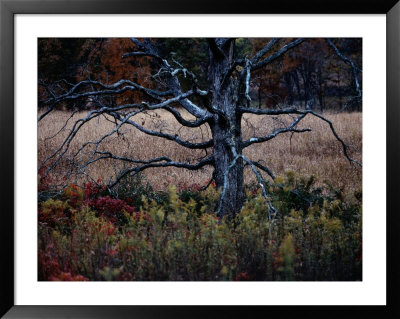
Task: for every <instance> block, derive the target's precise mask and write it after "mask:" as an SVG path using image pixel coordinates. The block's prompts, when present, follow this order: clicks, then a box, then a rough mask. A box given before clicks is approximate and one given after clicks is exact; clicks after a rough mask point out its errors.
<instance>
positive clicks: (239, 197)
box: [208, 40, 244, 217]
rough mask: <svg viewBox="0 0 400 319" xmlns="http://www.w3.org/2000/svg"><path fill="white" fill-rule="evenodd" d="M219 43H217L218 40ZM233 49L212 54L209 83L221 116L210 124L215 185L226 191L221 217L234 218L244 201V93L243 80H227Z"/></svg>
mask: <svg viewBox="0 0 400 319" xmlns="http://www.w3.org/2000/svg"><path fill="white" fill-rule="evenodd" d="M217 41H218V40H217ZM233 46H234V43H233V42H230V43H229V45H225V46H221V45H219V47H220V49H221V51H222V52H221V55H217V53H216V52H213V51H212V52H211V53H212V54H210V68H209V75H208V77H209V80H210V82H211V86H212V90H211V92H212V97H211V103H212V106H213V108H215V109H216V110H217V111H218V113H217V114H214V116H213V120H212V121H210V122H209V124H210V126H211V130H212V134H213V140H214V167H215V183H216V186H217V188H218V189H219V190H221V191H222V190H224V194H223V195H222V198H221V200H220V209H219V212H220V217H223V216H225V215H228V216H234V215H235V214H236V213H238V212H239V211H240V209H241V207H242V205H243V202H244V182H243V170H244V169H243V167H244V166H243V160H242V158H240V156H239V155H241V154H242V149H241V148H242V146H241V141H242V132H241V113H240V112H238V109H239V107H238V103H239V100H240V96H241V95H243V93H242V94H241V92H239V91H240V89H243V87H242V86H240V78H239V79H238V78H236V77H230V78H229V79H225V81H224V74H226V72H227V71H228V70H229V68H230V67H231V65H232V63H233Z"/></svg>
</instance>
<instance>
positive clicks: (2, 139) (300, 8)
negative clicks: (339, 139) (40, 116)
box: [0, 0, 400, 318]
mask: <svg viewBox="0 0 400 319" xmlns="http://www.w3.org/2000/svg"><path fill="white" fill-rule="evenodd" d="M39 13H40V14H56V13H62V14H118V13H124V14H129V13H135V14H146V13H152V14H172V13H174V14H183V13H184V14H229V13H235V14H238V13H246V14H280V13H285V14H292V13H296V14H302V13H308V14H310V13H313V14H324V13H329V14H386V18H387V29H386V39H387V59H386V61H387V106H386V111H387V118H386V124H387V131H386V136H387V139H386V145H387V153H386V156H387V162H386V164H387V169H386V176H387V185H386V187H387V203H386V207H387V213H386V214H387V216H386V217H387V239H386V240H387V305H386V306H240V307H239V306H237V307H227V306H16V305H15V303H14V295H15V290H14V266H15V265H14V226H15V224H14V208H15V206H14V199H15V197H14V185H15V182H14V174H15V171H14V170H15V166H14V160H15V156H14V141H15V140H14V137H15V136H14V121H15V120H16V119H15V117H14V16H15V15H16V14H39ZM399 18H400V3H398V0H379V1H377V0H375V1H373V0H347V1H346V0H325V1H317V0H308V1H300V0H297V1H296V0H286V1H268V0H264V1H263V2H260V1H255V0H247V1H237V0H233V1H229V2H223V1H218V0H202V1H198V2H190V1H185V0H169V1H163V0H133V1H129V0H99V1H97V0H69V1H68V0H52V1H43V0H0V41H1V42H0V63H1V64H0V150H1V151H2V155H1V157H0V163H1V169H0V181H1V186H0V187H1V192H0V194H1V195H0V196H1V209H0V216H1V219H0V220H1V222H0V225H1V226H2V227H1V230H0V239H1V241H0V242H1V272H0V274H1V275H0V291H1V297H0V300H1V308H0V315H2V316H3V315H4V318H164V317H166V318H169V317H171V318H204V317H210V316H211V317H214V316H215V317H218V318H227V317H232V316H241V317H250V316H254V315H263V316H267V315H268V316H282V315H294V316H296V317H300V318H302V317H307V318H309V317H317V316H321V315H322V316H324V317H328V318H329V317H335V318H337V317H344V318H347V317H351V318H354V317H362V316H366V315H370V316H373V317H376V318H394V317H400V310H399V309H400V307H399V301H400V298H399V297H400V294H399V292H398V287H399V284H400V282H399V271H398V267H397V263H398V261H399V252H400V250H399V249H398V247H397V244H398V243H400V241H399V233H400V232H399V231H398V230H397V227H398V225H399V217H398V214H397V212H396V206H397V203H396V195H397V194H396V193H397V187H396V185H397V183H398V180H399V177H400V176H399V169H398V163H399V161H400V156H399V155H400V154H399V147H398V146H399V145H398V137H399V136H400V125H399V119H400V89H399V83H400V82H399V78H400V75H399V72H400V64H399V58H400V50H399V49H400V20H399ZM377 112H379V110H378V109H377ZM376 169H379V168H376ZM382 173H384V172H382Z"/></svg>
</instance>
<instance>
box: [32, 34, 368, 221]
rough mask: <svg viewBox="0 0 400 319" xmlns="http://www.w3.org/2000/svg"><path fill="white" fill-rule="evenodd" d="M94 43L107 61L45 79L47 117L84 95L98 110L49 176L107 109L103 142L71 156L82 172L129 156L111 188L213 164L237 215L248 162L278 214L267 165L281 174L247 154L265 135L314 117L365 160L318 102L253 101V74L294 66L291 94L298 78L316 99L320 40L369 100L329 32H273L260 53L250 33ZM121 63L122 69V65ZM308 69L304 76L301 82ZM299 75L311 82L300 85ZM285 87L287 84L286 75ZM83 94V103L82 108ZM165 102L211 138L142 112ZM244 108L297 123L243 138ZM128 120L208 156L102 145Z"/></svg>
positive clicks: (296, 129)
mask: <svg viewBox="0 0 400 319" xmlns="http://www.w3.org/2000/svg"><path fill="white" fill-rule="evenodd" d="M87 41H89V40H87ZM92 41H94V44H95V45H93V49H88V50H87V51H86V50H84V52H89V53H88V54H86V55H85V56H87V57H88V58H87V61H100V62H90V63H88V64H86V69H85V70H86V73H87V76H86V77H85V76H84V77H83V78H80V77H77V78H76V80H77V81H78V82H77V83H76V84H71V83H70V82H69V81H62V83H63V86H62V88H60V89H58V90H57V91H55V90H54V89H49V87H48V84H47V83H46V85H47V87H46V89H45V90H44V91H42V93H41V102H40V106H41V107H43V108H44V112H43V113H42V114H41V115H40V116H39V118H38V120H39V121H40V120H42V119H43V118H44V117H45V116H47V114H49V113H50V112H51V111H53V110H54V109H56V108H57V107H58V106H59V105H63V104H64V105H71V104H76V105H78V108H82V103H86V104H84V105H87V102H88V101H89V102H90V107H91V108H92V110H91V111H89V112H88V113H87V115H85V116H84V117H82V118H80V119H79V120H77V121H76V122H74V124H73V126H72V128H71V130H70V131H69V132H68V134H67V136H66V138H65V140H64V141H63V143H62V144H61V145H60V146H59V147H58V148H57V150H56V151H55V152H54V153H53V154H52V155H51V156H49V157H48V158H47V159H45V161H44V162H43V163H42V165H41V167H40V168H39V170H43V168H45V173H44V175H43V176H42V179H43V178H45V177H46V176H47V175H48V174H49V172H50V171H51V170H52V169H53V168H54V167H55V166H56V165H57V164H58V163H59V162H60V161H61V160H62V159H63V157H64V156H65V154H66V153H67V151H68V149H69V146H70V144H71V142H72V140H73V139H74V138H75V136H76V135H77V133H78V131H80V130H81V129H82V128H83V127H84V126H85V124H86V123H88V122H89V121H92V120H93V119H95V118H97V117H99V116H105V115H107V116H108V117H107V118H111V119H112V120H113V122H114V123H115V126H114V128H113V129H112V130H111V131H109V132H108V133H107V134H105V135H104V136H102V137H101V138H99V139H98V140H94V141H87V142H85V143H84V144H83V145H82V146H81V147H80V149H79V150H78V151H77V152H76V153H75V154H74V155H73V156H72V158H71V159H70V160H71V161H72V163H73V165H74V167H75V168H76V169H77V170H78V171H80V172H83V173H84V172H85V169H86V168H87V167H88V166H89V165H91V164H93V163H95V162H97V161H100V160H110V159H111V160H115V161H121V162H124V163H126V164H128V165H129V167H128V168H126V169H125V170H124V171H122V172H121V173H119V174H118V175H117V176H116V177H115V179H114V180H110V181H109V183H108V187H109V188H110V189H112V188H113V187H114V186H116V185H117V184H118V183H119V182H120V181H121V179H123V178H124V177H126V176H128V175H131V176H134V175H136V174H139V173H140V172H142V171H144V170H146V169H148V168H163V167H178V168H184V169H189V170H197V169H201V168H202V167H204V166H212V167H213V169H214V173H213V176H212V180H214V181H215V183H216V186H217V188H218V189H219V190H220V191H221V195H220V200H219V206H218V212H217V213H218V215H219V216H221V217H223V216H233V215H235V214H236V213H237V212H238V211H240V209H241V207H242V205H243V202H244V198H245V196H244V179H243V172H244V167H245V166H249V167H250V168H251V170H252V171H253V172H254V174H255V176H256V178H257V181H258V184H259V185H260V187H261V189H262V194H263V196H264V197H265V198H266V199H267V201H268V203H269V212H268V213H269V218H270V219H273V218H274V216H275V215H276V213H277V211H276V209H275V208H274V207H273V206H272V203H271V202H270V200H269V197H268V191H267V189H266V187H265V184H266V183H265V181H264V179H263V175H262V173H261V172H264V173H266V174H268V175H269V176H270V177H272V178H274V174H273V172H271V170H270V169H269V168H268V167H266V166H265V165H262V164H261V163H259V162H257V161H255V160H253V159H250V158H247V157H246V156H245V155H244V154H243V150H244V149H246V148H247V147H249V146H251V145H253V144H257V143H264V142H267V141H269V140H271V139H273V138H275V137H276V136H277V135H280V134H284V133H288V132H289V133H292V134H293V133H303V132H309V131H311V129H310V128H304V127H300V123H301V122H302V120H303V119H304V118H305V117H306V116H307V115H309V116H315V117H317V118H319V119H321V120H322V121H325V122H327V123H328V124H329V126H330V129H331V131H332V133H333V135H334V136H335V137H336V139H337V140H338V141H339V142H340V143H341V145H342V147H343V152H344V155H345V156H346V157H347V159H348V160H349V161H350V162H351V163H355V164H357V165H360V166H361V164H360V163H359V162H357V161H355V160H353V159H352V158H351V157H350V156H349V154H348V150H347V146H346V144H345V143H344V141H343V140H342V139H341V138H340V137H339V136H338V135H337V133H336V131H335V129H334V126H333V124H332V123H331V122H330V121H329V120H328V119H326V118H325V117H324V116H322V115H321V114H318V113H316V112H315V111H313V110H312V108H311V107H306V109H303V108H296V107H285V108H277V109H263V108H255V107H253V102H252V98H251V95H252V76H253V75H254V74H255V75H257V72H260V73H259V75H258V80H260V79H261V78H263V79H265V78H271V77H275V76H276V78H279V76H278V75H284V74H286V73H290V72H294V70H295V69H296V70H297V73H299V72H300V71H299V70H301V72H303V73H299V75H300V76H298V78H297V80H293V83H294V84H293V85H292V84H286V86H287V87H286V90H287V92H288V94H289V95H290V94H292V98H293V100H294V97H293V87H296V86H297V94H298V96H299V95H302V96H303V99H304V101H306V106H307V101H310V99H311V98H312V97H313V95H314V94H315V92H316V82H318V81H316V80H315V76H314V74H317V75H318V67H319V68H320V69H321V68H322V66H321V65H322V62H321V61H322V60H321V59H319V60H318V59H314V58H311V52H312V46H313V45H314V48H315V47H316V46H315V45H316V44H317V45H318V43H322V42H323V43H326V44H327V45H329V47H330V48H331V50H333V51H334V53H335V54H336V55H337V57H338V58H339V61H341V63H345V64H348V65H349V66H350V68H351V70H352V72H351V74H353V76H354V83H355V88H356V91H357V93H359V94H360V95H359V98H361V89H360V85H359V81H358V73H359V71H360V69H359V68H358V67H357V66H356V64H355V63H354V62H353V60H352V59H351V58H349V57H347V56H345V55H344V54H343V53H342V52H341V51H340V50H339V49H338V47H337V46H336V45H335V44H334V42H333V41H332V40H330V39H325V40H318V41H316V40H311V41H310V40H306V39H302V38H300V39H283V40H282V39H271V40H269V41H266V42H264V43H263V44H262V45H260V48H259V49H258V50H257V51H254V52H252V51H251V49H250V47H249V41H248V40H243V39H233V38H217V39H214V38H209V39H136V38H132V39H130V40H129V41H130V42H129V44H127V42H126V41H127V39H107V40H92ZM104 41H105V42H104ZM85 43H89V42H85ZM105 43H106V44H107V45H105ZM259 44H261V43H259ZM250 45H251V44H250ZM324 45H325V44H324ZM316 48H317V49H315V50H314V51H317V52H319V51H321V49H318V46H317V47H316ZM294 50H303V51H307V52H308V53H307V54H308V55H307V54H305V55H304V54H303V55H302V56H301V58H299V57H297V56H294V57H293V56H289V55H288V53H290V52H294ZM126 51H128V52H126ZM98 52H101V54H98ZM250 52H252V53H251V54H250ZM114 57H118V59H115V58H114ZM120 57H121V58H122V61H125V62H121V65H120V64H118V62H117V61H120V60H119V58H120ZM285 58H286V59H289V60H290V59H292V61H291V64H290V63H287V62H286V63H285ZM272 63H278V65H279V67H278V68H277V67H276V64H275V66H272ZM111 65H112V67H111ZM122 65H123V66H122ZM108 66H110V67H108ZM96 68H99V69H96ZM118 68H122V69H120V70H119V71H118V72H116V70H118ZM268 68H270V69H269V71H270V72H269V73H267V74H263V73H262V72H261V70H263V69H267V70H268ZM193 70H195V72H194V71H193ZM316 70H317V71H316ZM319 72H322V71H321V70H320V71H319ZM84 73H85V72H81V74H84ZM300 77H301V78H302V80H299V78H300ZM283 78H285V77H284V76H283ZM288 81H289V80H287V81H286V82H288ZM301 81H302V82H301ZM56 82H57V81H56ZM282 82H283V81H282ZM321 82H323V81H322V80H321ZM283 83H285V82H283ZM300 83H302V85H303V87H302V89H301V88H300ZM270 86H271V85H270ZM253 87H254V86H253ZM278 87H281V82H279V83H278ZM288 88H290V89H292V91H290V90H288ZM78 102H80V103H81V104H80V106H79V103H78ZM160 109H162V110H165V111H167V112H169V113H170V114H172V115H173V117H174V118H175V119H176V121H177V122H178V123H179V124H181V125H182V126H184V127H188V128H199V127H203V126H206V127H208V129H209V130H210V132H211V138H210V139H204V140H202V141H189V140H183V139H182V138H181V137H180V136H179V134H170V133H166V132H165V131H164V130H163V129H162V128H149V127H147V126H146V125H145V124H144V123H139V122H138V121H137V120H136V118H137V115H139V114H142V113H145V112H148V111H152V110H160ZM184 111H185V112H187V113H189V114H190V117H187V116H185V115H183V114H184ZM244 114H255V115H273V116H278V115H290V116H291V117H292V121H291V122H290V123H283V124H282V126H281V127H279V128H276V129H274V130H273V131H272V132H271V133H270V134H267V135H264V136H253V137H251V138H249V139H245V138H243V136H242V118H243V115H244ZM135 117H136V118H135ZM123 126H130V127H133V128H135V129H137V130H138V131H140V132H142V133H145V134H147V135H151V136H156V137H159V138H163V139H167V140H170V141H173V142H175V143H177V144H179V145H181V146H183V147H186V148H188V149H192V150H204V154H205V155H204V156H203V157H201V158H197V159H191V160H189V161H177V160H174V159H171V158H169V157H166V156H162V154H160V156H159V157H154V158H151V159H149V160H139V159H135V158H127V157H124V156H120V155H118V154H114V153H112V152H110V151H107V150H101V149H100V148H99V146H100V144H101V143H102V142H103V141H104V140H105V139H106V138H108V137H109V136H111V135H113V134H119V132H120V130H121V128H122V127H123ZM193 162H194V163H193Z"/></svg>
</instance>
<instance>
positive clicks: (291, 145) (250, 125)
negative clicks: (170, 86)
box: [38, 110, 362, 192]
mask: <svg viewBox="0 0 400 319" xmlns="http://www.w3.org/2000/svg"><path fill="white" fill-rule="evenodd" d="M181 112H182V110H181ZM182 113H183V112H182ZM86 114H87V112H81V113H77V114H75V115H74V116H73V117H72V118H71V119H70V120H69V123H68V125H67V126H66V128H65V129H64V130H63V131H61V132H60V134H58V135H56V136H55V137H52V136H53V135H55V134H56V133H57V132H58V131H59V130H60V129H61V127H62V126H63V125H64V123H65V121H66V120H67V119H68V118H69V117H70V115H71V113H67V112H64V111H56V112H53V113H51V114H49V115H48V116H47V117H45V118H44V119H43V120H42V121H41V122H40V123H39V125H38V162H39V165H40V163H42V161H43V160H44V159H45V158H47V157H48V156H49V155H51V154H52V153H54V151H55V150H56V149H57V148H58V147H59V145H60V144H61V143H62V141H63V139H64V138H65V136H66V135H67V133H68V131H69V129H70V128H71V127H72V124H73V123H74V121H76V120H77V119H79V118H82V117H84V116H85V115H86ZM325 116H326V117H327V118H328V119H330V120H331V121H332V122H333V123H334V127H335V129H336V131H337V133H338V134H339V136H340V137H341V138H342V139H343V140H344V141H345V143H347V145H349V147H350V154H351V156H352V157H353V158H354V159H356V160H359V161H361V160H362V159H361V153H362V114H361V113H340V114H325ZM185 117H186V118H190V117H189V116H188V114H185ZM134 120H135V121H136V122H137V123H139V124H143V125H144V126H145V127H146V128H153V129H161V130H162V131H163V132H165V133H169V134H179V136H181V137H182V139H183V140H189V141H194V142H199V141H202V140H207V139H209V138H210V137H211V134H210V130H209V128H208V126H206V125H203V126H202V127H201V128H197V129H190V128H185V127H182V126H180V125H179V124H178V123H177V122H176V121H175V119H174V118H173V116H172V115H170V114H169V113H167V112H165V111H162V110H160V111H157V112H147V114H140V115H137V116H135V118H134ZM291 120H292V118H291V117H289V116H281V117H270V116H269V117H267V116H257V115H246V116H245V117H244V120H243V123H242V126H243V137H244V138H245V139H247V138H249V137H251V136H262V135H265V134H268V133H271V132H272V131H273V130H274V129H276V128H279V127H283V125H284V124H285V123H286V124H287V123H290V121H291ZM114 127H115V124H114V123H112V122H110V121H107V119H106V118H105V117H100V118H96V119H94V120H92V121H90V122H89V123H87V124H86V125H85V126H83V127H82V129H81V130H80V131H79V132H78V134H77V135H76V137H75V138H74V140H73V142H72V143H71V147H70V150H69V151H68V152H67V158H68V157H70V156H71V155H72V154H73V153H74V152H76V151H77V150H78V149H79V148H80V147H81V145H82V144H83V143H84V142H87V141H89V140H96V139H98V138H99V137H100V136H102V135H104V134H106V133H107V132H109V131H111V130H113V128H114ZM305 127H310V128H311V129H312V130H313V131H312V132H307V133H301V134H294V135H293V136H292V137H291V134H290V133H285V134H281V135H279V136H277V137H276V138H275V139H273V140H270V141H268V142H266V143H262V144H254V145H252V146H250V147H248V148H247V149H245V151H244V154H245V155H246V156H248V157H249V158H251V159H253V160H261V161H262V163H263V164H264V165H266V166H268V167H269V168H271V169H272V171H273V172H274V173H275V174H276V175H282V174H284V172H285V170H288V169H292V170H295V171H298V172H299V173H300V174H301V175H314V176H315V177H316V178H317V180H318V181H319V183H322V182H323V181H324V180H327V181H329V182H330V183H331V184H332V185H333V186H335V187H338V188H342V189H344V190H346V192H347V191H351V192H352V191H354V190H359V189H361V176H362V170H361V168H359V167H356V166H355V165H351V164H350V163H349V162H348V161H347V159H346V158H345V157H344V155H343V151H342V147H341V144H340V143H339V142H338V141H337V140H336V139H335V137H334V136H333V134H332V132H331V131H330V129H329V126H328V124H327V123H325V122H323V121H321V120H320V119H317V118H315V117H312V116H310V115H308V116H307V117H306V118H305V119H304V120H303V121H302V122H301V125H299V128H305ZM119 132H120V134H119V135H117V134H113V135H111V136H110V137H108V138H107V139H105V140H104V141H103V142H102V143H101V144H100V147H99V150H103V151H105V150H108V151H110V152H112V153H113V154H115V155H119V156H126V157H132V158H135V159H142V160H145V159H150V158H153V157H159V156H162V155H165V156H168V157H170V158H171V159H174V160H178V161H185V162H191V163H195V162H196V159H199V158H202V157H204V156H205V155H206V151H204V150H189V149H186V148H184V147H182V146H179V145H178V144H176V143H175V142H171V141H168V140H165V139H162V138H158V137H152V136H148V135H146V134H144V133H141V132H139V131H138V130H137V129H135V128H134V127H132V126H128V125H125V126H123V127H122V128H121V129H120V130H119ZM51 137H52V138H51ZM91 149H93V148H92V147H88V149H87V152H85V154H88V151H89V150H91ZM211 151H212V150H211V149H209V150H208V154H209V153H210V152H211ZM84 156H87V155H84ZM82 158H83V157H82ZM66 166H67V160H63V161H61V162H60V165H57V167H56V168H55V170H54V171H53V173H52V177H53V180H57V179H59V178H60V176H61V175H62V173H63V172H64V171H65V169H66ZM122 168H123V167H122V165H121V163H116V162H115V161H111V160H104V161H99V162H96V163H95V164H94V165H92V166H91V167H89V168H88V169H87V173H88V174H89V175H90V176H92V177H93V178H94V179H97V178H99V177H101V178H103V180H108V179H109V178H110V177H112V176H115V173H116V172H117V171H119V170H121V169H122ZM211 173H212V168H211V167H206V168H204V169H202V170H200V171H189V170H185V169H178V168H166V169H165V168H158V169H148V170H146V171H145V172H144V174H145V177H146V180H147V181H148V182H149V183H150V184H151V185H152V186H153V187H154V188H155V189H165V188H166V187H167V186H168V185H169V184H174V185H177V184H178V183H181V184H187V185H190V184H193V183H200V184H204V183H206V182H207V181H208V180H209V179H210V177H211ZM254 180H255V179H254V176H253V174H252V172H251V170H250V169H246V171H245V181H246V183H249V182H251V181H254ZM83 181H85V179H84V178H78V180H76V181H75V182H78V183H81V182H83Z"/></svg>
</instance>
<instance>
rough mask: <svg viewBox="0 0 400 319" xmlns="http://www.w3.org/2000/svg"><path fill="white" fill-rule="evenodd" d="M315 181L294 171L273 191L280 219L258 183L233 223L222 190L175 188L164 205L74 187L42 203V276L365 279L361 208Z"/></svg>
mask: <svg viewBox="0 0 400 319" xmlns="http://www.w3.org/2000/svg"><path fill="white" fill-rule="evenodd" d="M313 183H314V180H313V178H301V177H299V176H297V175H296V174H294V173H292V172H288V174H287V175H286V176H284V177H278V178H277V179H276V180H275V182H274V183H270V184H268V185H267V186H268V189H269V191H270V196H271V199H272V202H273V205H274V206H275V207H276V208H277V209H278V211H279V213H278V215H277V216H276V218H275V219H273V220H269V218H268V203H267V201H266V199H265V198H263V197H262V196H261V195H260V192H258V191H256V190H255V189H254V188H253V189H252V186H251V185H250V186H248V187H247V188H246V194H247V200H246V202H245V204H244V206H243V209H242V210H241V212H240V213H239V214H237V216H236V217H235V218H234V219H232V220H228V219H226V218H224V219H222V220H221V219H219V218H218V217H217V216H216V214H215V211H216V207H217V203H218V197H219V192H218V191H217V190H216V189H215V187H214V186H210V187H208V188H207V189H206V190H205V191H201V190H200V187H198V185H197V186H196V187H193V188H190V187H189V188H185V187H186V186H185V185H183V186H184V187H180V188H179V189H178V190H176V189H175V188H173V187H171V188H170V190H169V192H168V193H165V194H163V198H162V200H160V198H159V197H157V196H156V195H154V193H151V192H150V193H149V194H142V196H141V198H140V199H139V198H138V197H137V196H138V195H139V194H140V193H141V192H142V191H135V190H134V189H133V188H131V189H129V190H126V192H124V193H122V192H120V193H119V194H120V195H121V198H113V197H112V196H110V194H108V195H106V194H105V193H104V191H105V190H104V189H103V188H102V187H101V186H98V185H94V184H90V185H86V186H85V188H83V189H80V188H79V187H74V186H72V185H71V186H70V187H69V188H67V189H66V190H65V191H64V192H63V195H62V197H61V198H60V199H58V200H53V199H50V200H48V201H46V202H42V203H40V204H39V279H40V280H86V279H87V280H361V276H362V272H361V266H362V255H361V250H362V249H361V242H362V239H361V238H362V237H361V233H362V232H361V206H360V202H359V200H355V201H346V200H345V198H346V196H342V197H341V198H338V196H337V195H336V194H335V192H334V191H333V190H332V189H331V188H329V187H326V188H322V187H320V188H315V187H313ZM181 186H182V185H181ZM130 187H131V186H130ZM132 187H133V186H132ZM114 195H115V194H114ZM133 195H134V196H136V197H135V198H134V199H132V202H134V203H135V206H132V205H131V203H132V202H130V203H128V199H129V198H132V197H131V196H133ZM138 204H140V205H138Z"/></svg>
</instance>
